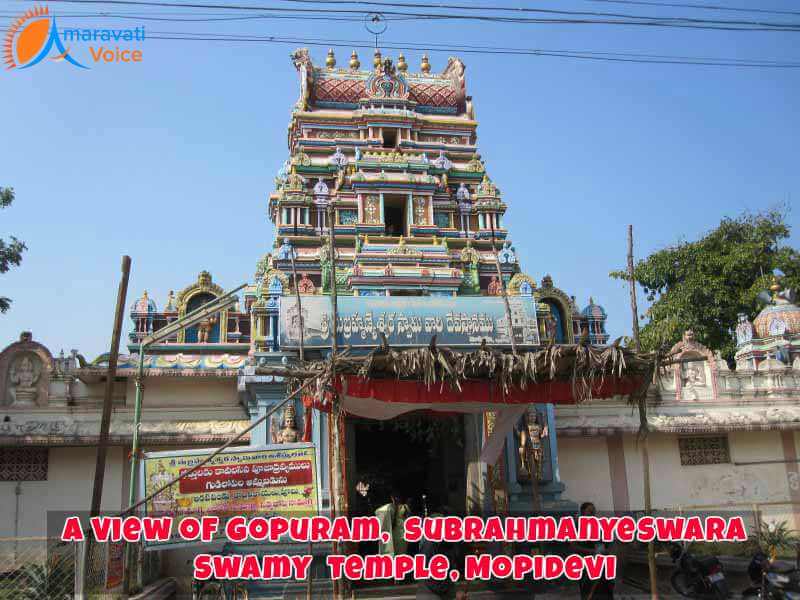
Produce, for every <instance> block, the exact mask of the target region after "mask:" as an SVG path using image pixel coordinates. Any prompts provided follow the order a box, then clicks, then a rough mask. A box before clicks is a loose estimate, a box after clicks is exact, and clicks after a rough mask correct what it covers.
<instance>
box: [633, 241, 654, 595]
mask: <svg viewBox="0 0 800 600" xmlns="http://www.w3.org/2000/svg"><path fill="white" fill-rule="evenodd" d="M628 286H629V287H630V295H631V318H632V319H633V320H632V328H633V345H634V348H635V349H636V352H641V351H642V345H641V342H640V340H639V308H638V306H637V303H636V279H635V278H634V276H633V225H628ZM640 402H647V398H642V399H641V400H640ZM644 427H645V431H644V439H643V440H642V476H643V477H642V479H643V481H644V512H645V514H646V515H650V513H651V512H652V511H653V502H652V496H651V487H650V449H649V440H648V438H649V436H648V431H647V420H646V419H645V420H644ZM647 569H648V571H649V573H650V597H651V598H654V599H655V600H658V573H657V571H656V552H655V545H654V544H653V542H649V543H648V544H647Z"/></svg>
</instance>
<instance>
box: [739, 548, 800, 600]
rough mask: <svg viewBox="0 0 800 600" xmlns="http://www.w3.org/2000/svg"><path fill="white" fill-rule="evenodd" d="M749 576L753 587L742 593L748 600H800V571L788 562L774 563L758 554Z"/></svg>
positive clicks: (753, 560)
mask: <svg viewBox="0 0 800 600" xmlns="http://www.w3.org/2000/svg"><path fill="white" fill-rule="evenodd" d="M747 575H748V576H749V577H750V581H751V582H752V583H753V586H752V587H749V588H747V589H746V590H745V591H744V592H742V598H745V599H746V600H784V599H786V600H800V570H798V568H797V565H793V564H791V563H787V562H782V561H778V562H773V561H770V560H769V557H768V556H767V555H766V554H765V553H764V552H762V551H760V550H759V551H758V552H756V554H755V555H754V556H753V559H752V560H751V561H750V565H749V566H748V567H747Z"/></svg>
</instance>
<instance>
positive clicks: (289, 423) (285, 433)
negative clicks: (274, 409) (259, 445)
mask: <svg viewBox="0 0 800 600" xmlns="http://www.w3.org/2000/svg"><path fill="white" fill-rule="evenodd" d="M272 441H273V442H274V443H276V444H294V443H295V442H298V441H300V432H299V431H298V430H297V424H296V423H295V411H294V404H293V403H289V404H288V405H287V406H286V410H285V411H284V412H283V426H282V427H281V429H280V430H279V431H277V432H275V433H274V434H273V436H272Z"/></svg>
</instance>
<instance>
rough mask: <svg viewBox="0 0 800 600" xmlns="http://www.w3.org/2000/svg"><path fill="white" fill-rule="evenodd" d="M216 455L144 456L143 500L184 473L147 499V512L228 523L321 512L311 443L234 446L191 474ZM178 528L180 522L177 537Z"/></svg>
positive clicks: (177, 453) (199, 452) (207, 452)
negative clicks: (245, 517) (235, 519)
mask: <svg viewBox="0 0 800 600" xmlns="http://www.w3.org/2000/svg"><path fill="white" fill-rule="evenodd" d="M212 452H213V450H178V451H170V452H149V453H146V454H145V456H144V460H143V461H142V469H141V477H140V492H141V494H142V497H147V496H149V495H151V494H152V493H153V492H155V491H156V490H158V489H159V488H161V487H162V486H163V485H164V484H166V483H168V482H169V481H171V480H173V479H174V478H176V477H178V476H179V475H184V474H186V475H185V476H184V477H182V478H181V479H180V480H179V481H178V482H177V483H175V484H173V485H172V486H170V487H169V488H167V489H165V490H164V491H162V492H160V493H159V494H157V495H156V496H155V497H154V498H153V499H152V500H150V501H148V502H147V504H146V506H145V514H147V515H169V516H173V517H175V519H176V521H180V519H181V518H182V517H187V516H194V517H199V516H202V515H217V516H219V517H220V518H223V519H224V518H226V517H230V516H233V515H256V514H257V515H259V516H266V517H271V516H285V517H305V516H312V515H316V514H318V513H319V510H320V495H319V482H318V470H317V458H316V457H317V455H316V448H315V447H314V445H313V444H308V443H301V444H284V445H280V446H262V447H249V448H231V449H229V450H226V451H225V452H222V453H220V454H219V455H218V456H215V457H214V458H213V459H211V460H210V461H209V462H208V463H207V464H205V465H203V466H202V467H200V468H199V469H197V470H196V471H194V472H191V473H189V470H190V469H191V468H192V467H194V466H196V465H197V464H199V463H200V462H202V461H203V460H204V459H206V458H208V456H209V455H210V454H211V453H212ZM176 530H177V522H176V523H175V526H174V527H173V534H174V532H175V531H176ZM176 541H178V540H171V542H170V543H173V542H176ZM158 545H159V546H163V543H159V544H158Z"/></svg>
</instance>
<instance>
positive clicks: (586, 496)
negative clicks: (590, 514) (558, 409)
mask: <svg viewBox="0 0 800 600" xmlns="http://www.w3.org/2000/svg"><path fill="white" fill-rule="evenodd" d="M558 468H559V472H560V475H561V481H562V482H563V483H564V484H565V485H566V486H567V489H566V490H565V492H564V496H565V497H567V498H569V499H570V500H573V501H575V502H577V503H578V504H580V503H581V502H586V501H590V502H594V504H595V506H596V507H597V510H599V511H610V510H613V501H612V497H611V481H610V473H609V462H608V448H607V443H606V438H604V437H599V436H598V437H559V438H558Z"/></svg>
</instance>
